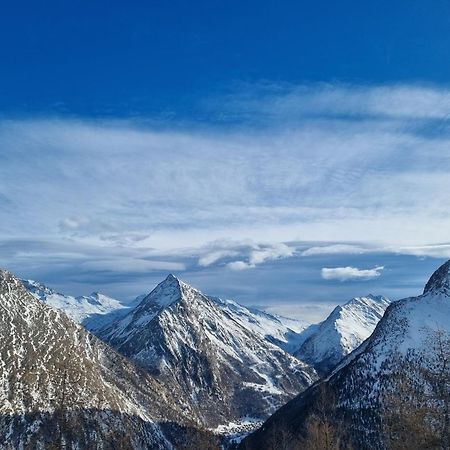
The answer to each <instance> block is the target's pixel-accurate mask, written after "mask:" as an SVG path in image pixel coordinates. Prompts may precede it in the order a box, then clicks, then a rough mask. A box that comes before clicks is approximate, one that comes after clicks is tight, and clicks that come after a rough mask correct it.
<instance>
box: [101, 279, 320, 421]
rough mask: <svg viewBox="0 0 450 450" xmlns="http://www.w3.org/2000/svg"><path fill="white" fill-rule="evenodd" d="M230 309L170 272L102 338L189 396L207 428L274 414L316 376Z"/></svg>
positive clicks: (112, 325) (109, 328) (166, 383)
mask: <svg viewBox="0 0 450 450" xmlns="http://www.w3.org/2000/svg"><path fill="white" fill-rule="evenodd" d="M234 307H235V306H233V308H234ZM228 308H231V306H230V305H228V306H227V307H224V305H223V303H221V302H219V301H218V300H217V299H215V300H213V299H211V298H209V297H207V296H205V295H203V294H202V293H201V292H199V291H198V290H196V289H194V288H193V287H191V286H189V285H188V284H186V283H184V282H182V281H180V280H178V279H177V278H176V277H174V276H172V275H169V276H168V277H167V278H166V279H165V280H164V281H163V282H162V283H160V284H159V285H158V286H157V287H156V288H155V289H154V290H153V291H152V292H151V293H150V294H149V295H148V296H147V297H145V298H144V299H143V300H142V302H141V303H140V304H139V305H138V306H137V307H136V308H135V309H134V310H132V311H131V312H130V313H129V314H127V315H126V316H125V317H123V318H121V319H119V320H117V321H116V322H114V323H112V324H111V325H110V326H107V327H105V328H104V329H102V330H100V331H99V332H98V335H99V336H100V337H101V338H102V339H104V340H105V341H106V342H108V343H110V344H111V345H112V346H113V347H114V348H116V349H117V350H118V351H119V352H120V353H122V354H123V355H125V356H127V357H129V358H131V359H132V360H134V361H136V362H137V363H138V364H139V365H141V366H142V367H144V368H145V369H146V370H147V371H149V372H150V373H153V374H155V375H157V376H158V378H159V379H160V380H161V381H162V382H163V383H164V384H165V385H167V386H168V387H169V389H171V390H172V391H173V392H176V393H177V395H180V396H182V397H189V398H190V399H191V401H192V404H193V405H194V407H195V408H197V409H198V411H199V414H201V415H202V417H203V422H204V423H205V424H206V425H207V426H210V427H217V426H219V425H224V424H228V423H229V422H230V421H238V420H244V419H245V418H255V419H262V418H266V417H267V416H268V415H269V414H270V413H272V412H273V411H275V409H276V408H277V407H279V406H280V405H282V404H283V403H284V402H286V401H287V400H288V399H289V398H292V397H293V396H294V395H295V394H296V393H297V392H300V391H302V390H303V389H305V388H306V387H307V386H308V385H310V384H311V383H312V382H313V381H314V380H316V378H317V376H316V373H315V371H314V369H312V368H311V367H309V366H308V365H306V364H304V363H303V362H301V361H299V360H298V359H296V358H294V357H293V356H291V355H289V354H288V353H286V352H285V351H283V350H282V349H280V348H279V347H277V346H275V345H273V344H272V343H270V342H269V341H268V340H266V339H265V338H264V337H263V336H262V335H261V333H260V332H258V333H257V332H255V331H253V330H252V329H250V328H249V327H248V324H247V321H248V317H247V318H246V319H244V318H242V317H241V318H240V319H239V320H237V318H236V317H237V315H236V314H235V313H233V314H231V313H230V311H229V309H228ZM255 326H256V325H255Z"/></svg>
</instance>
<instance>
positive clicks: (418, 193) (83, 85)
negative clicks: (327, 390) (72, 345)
mask: <svg viewBox="0 0 450 450" xmlns="http://www.w3.org/2000/svg"><path fill="white" fill-rule="evenodd" d="M3 10H4V11H3V12H4V13H3V14H2V17H1V18H0V25H1V26H0V49H1V55H2V64H1V66H0V81H1V83H0V217H1V221H0V236H1V238H0V265H1V266H3V267H6V268H9V269H10V270H13V271H15V272H16V273H18V274H19V275H21V276H24V277H28V278H36V279H39V280H41V281H44V282H47V283H48V284H50V285H52V286H55V287H56V288H58V289H59V290H61V291H65V292H68V293H73V294H81V293H87V292H88V291H91V290H101V291H104V292H106V293H109V294H111V295H115V296H118V297H119V298H122V299H128V298H131V297H133V296H134V295H137V294H140V293H142V292H146V291H148V290H150V289H151V288H152V287H153V286H154V284H155V283H156V282H157V281H159V280H160V279H161V278H162V277H164V276H165V275H166V274H167V273H168V272H173V273H176V274H178V275H179V276H180V277H181V278H183V279H185V280H186V281H188V282H191V283H192V284H194V285H196V286H198V287H200V288H202V289H204V290H205V291H207V292H208V293H210V294H215V295H221V296H228V297H234V298H236V299H238V300H241V301H242V302H244V303H246V304H252V305H262V306H264V307H266V308H268V309H269V310H273V311H278V312H283V313H285V314H289V315H296V316H305V317H309V318H317V317H319V316H321V315H323V314H324V313H325V311H328V310H329V309H330V308H331V307H332V305H335V304H336V303H339V302H343V301H345V300H346V299H348V298H350V297H352V296H356V295H364V294H367V293H369V292H372V293H374V294H378V293H380V294H384V295H389V296H392V297H393V298H400V297H403V296H406V295H414V294H417V293H419V292H420V290H421V288H422V287H423V284H424V282H425V281H426V279H427V277H428V276H429V274H430V273H431V272H432V271H433V270H434V268H436V267H437V266H438V265H439V264H440V263H441V262H443V261H445V260H446V259H447V258H449V257H450V245H449V244H448V243H449V242H450V239H449V232H448V230H449V229H450V212H449V209H448V199H449V198H450V177H448V173H449V170H450V154H449V152H448V149H449V143H450V142H449V141H450V140H449V131H450V129H449V121H448V117H449V112H450V88H449V84H448V80H449V77H450V66H449V65H448V64H446V61H447V60H448V57H449V54H448V53H449V51H448V49H449V48H450V32H449V31H448V30H449V29H450V28H449V21H450V14H449V13H450V4H449V3H448V2H446V1H445V2H444V1H436V2H433V3H432V5H430V3H429V2H425V1H408V2H402V1H399V2H395V4H392V2H390V3H387V2H377V3H375V2H372V3H371V4H369V3H363V2H356V1H352V2H350V1H343V2H315V3H314V5H312V4H311V3H310V2H283V3H281V4H280V2H277V3H275V2H273V3H271V2H258V3H256V2H245V4H242V2H239V3H238V2H216V1H209V2H191V3H186V2H170V3H168V2H133V4H132V5H127V6H126V7H125V6H124V5H123V3H119V2H90V3H88V2H45V3H44V4H43V5H41V6H40V8H37V7H36V6H35V5H34V6H33V5H31V6H29V7H28V8H27V9H26V11H24V5H23V4H20V5H19V4H16V5H13V4H12V3H11V4H10V5H5V6H4V8H3Z"/></svg>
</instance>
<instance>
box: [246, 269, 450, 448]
mask: <svg viewBox="0 0 450 450" xmlns="http://www.w3.org/2000/svg"><path fill="white" fill-rule="evenodd" d="M437 333H444V335H446V336H447V337H449V336H450V261H448V262H447V263H446V264H444V265H443V266H441V267H440V268H439V269H438V270H437V271H436V272H435V273H434V274H433V275H432V277H431V278H430V280H429V282H428V283H427V285H426V287H425V290H424V293H423V295H421V296H418V297H411V298H406V299H403V300H399V301H396V302H394V303H392V304H391V305H390V306H389V307H388V308H387V310H386V312H385V314H384V316H383V318H382V319H381V320H380V322H379V323H378V325H377V326H376V328H375V331H374V332H373V334H372V335H371V336H370V337H369V338H368V339H367V340H366V341H365V342H364V343H363V344H362V345H361V346H360V347H358V348H357V349H356V350H355V351H354V352H352V353H351V354H350V355H348V356H347V357H346V358H345V359H344V360H343V361H342V362H341V363H340V364H339V365H338V366H337V367H336V369H335V370H334V371H333V372H332V374H331V375H330V377H328V378H327V379H326V380H324V381H323V382H322V383H318V384H316V385H315V386H313V387H312V388H310V389H308V390H307V391H305V392H304V393H302V394H300V395H299V396H298V397H296V398H295V399H293V400H292V401H290V402H289V403H287V404H286V405H285V406H284V407H282V408H281V409H280V410H279V411H277V413H276V414H274V415H273V416H272V417H271V418H270V419H269V420H268V421H267V422H266V423H265V424H264V425H263V427H262V428H260V429H259V430H258V431H257V432H256V433H254V434H253V435H252V436H250V437H249V438H247V440H246V442H245V445H246V446H245V447H243V448H245V449H258V450H264V449H266V448H272V447H270V445H271V444H270V443H271V438H270V436H271V433H273V432H274V430H277V433H286V434H288V433H292V434H291V435H290V436H291V438H292V437H295V436H299V433H300V432H301V431H302V430H304V427H305V424H306V423H307V421H308V419H309V418H310V417H312V415H313V414H314V411H315V410H317V408H320V407H321V406H320V402H321V401H320V399H319V398H320V391H321V390H323V389H325V390H326V391H330V392H334V395H335V397H336V398H335V405H336V408H335V409H334V410H332V411H331V410H330V412H328V413H327V412H326V411H325V413H324V414H328V418H329V420H331V421H333V420H335V419H336V417H343V418H345V420H347V421H348V422H349V423H351V427H350V426H349V427H348V429H349V430H350V431H351V433H352V435H351V438H352V439H353V442H354V447H356V448H360V449H371V450H372V449H382V448H383V444H382V440H381V438H380V436H381V430H380V417H381V416H382V415H383V414H384V413H385V412H386V410H385V409H384V400H383V399H384V393H386V392H389V391H390V390H392V389H394V391H393V392H397V391H395V387H394V388H393V385H392V383H393V381H392V380H393V379H396V377H398V376H399V370H403V371H404V372H405V375H407V376H410V377H412V378H413V379H415V382H416V383H417V384H418V385H419V386H423V389H424V390H425V386H426V385H427V378H421V377H426V376H427V375H426V373H427V371H426V370H430V369H431V370H434V368H435V367H438V365H439V364H440V365H442V363H443V362H442V358H441V356H440V355H439V353H438V350H437V348H438V346H437V345H436V342H434V344H433V341H431V342H432V344H431V345H430V338H431V339H436V338H435V336H436V335H437ZM413 355H418V356H419V357H418V358H416V357H414V365H413V366H410V365H403V364H401V365H400V366H399V365H398V364H397V363H396V361H404V360H411V358H412V357H413ZM421 366H422V367H421ZM422 369H426V370H422ZM447 370H448V368H447ZM400 376H402V375H401V373H400ZM330 403H331V402H330ZM318 405H319V406H318ZM287 424H289V425H287Z"/></svg>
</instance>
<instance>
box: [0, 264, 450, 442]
mask: <svg viewBox="0 0 450 450" xmlns="http://www.w3.org/2000/svg"><path fill="white" fill-rule="evenodd" d="M439 273H441V276H440V278H439V277H438V275H434V276H433V277H434V278H433V277H432V279H431V280H430V283H431V284H430V283H429V284H427V288H426V290H425V293H424V296H422V297H424V298H425V299H429V300H426V301H424V300H422V303H423V305H425V304H426V305H427V306H426V308H425V307H424V308H425V309H427V308H430V307H431V306H430V305H431V304H433V301H434V300H432V299H434V298H435V297H436V295H437V294H436V292H437V289H438V288H437V287H436V286H438V285H439V286H440V287H439V289H438V291H439V296H440V297H442V295H444V294H445V295H448V292H450V288H449V285H450V284H448V283H447V281H446V278H445V277H444V276H442V271H441V272H439ZM1 280H2V284H1V297H0V299H1V306H2V313H3V315H2V316H1V321H2V327H1V328H0V332H1V333H2V336H1V342H5V343H6V345H5V346H4V348H3V349H2V352H1V355H2V356H1V364H2V371H1V373H2V383H1V385H2V386H3V394H2V395H3V400H4V405H5V406H4V407H3V408H2V409H1V410H0V413H2V414H3V416H2V422H1V427H2V428H1V430H3V431H2V436H6V438H5V440H4V445H6V444H8V445H10V446H12V447H14V448H15V446H20V445H24V448H27V447H26V446H27V445H31V444H30V443H33V445H38V444H39V445H41V444H42V445H44V446H45V442H46V440H49V439H51V440H54V441H55V442H57V441H58V442H60V443H64V445H66V443H67V445H73V446H78V447H79V448H89V445H91V444H92V445H93V443H94V442H101V443H102V445H103V446H104V448H108V445H110V443H111V442H115V443H117V442H119V441H120V442H125V443H126V444H124V445H125V447H123V448H161V449H163V448H171V446H173V447H175V448H196V447H195V446H197V448H199V449H200V448H205V449H206V448H216V447H215V446H217V445H218V444H217V443H218V441H217V439H218V436H220V435H222V436H228V438H227V440H226V441H223V442H222V445H225V444H224V443H225V442H230V439H231V440H233V436H234V438H235V440H236V442H239V440H240V439H241V438H242V437H243V436H244V435H245V434H248V433H249V432H251V431H252V430H256V429H257V428H258V426H261V425H262V424H263V423H264V421H265V420H267V421H266V422H265V423H264V425H262V427H261V428H260V429H259V430H257V431H256V432H255V433H254V434H252V435H250V436H249V437H248V438H247V439H245V440H244V441H243V444H242V445H245V446H246V447H243V448H261V449H264V448H271V447H264V445H265V444H264V445H263V444H262V443H266V442H267V443H269V442H271V439H272V440H273V436H274V435H275V434H279V432H280V430H281V431H282V433H281V434H282V435H283V436H291V437H292V436H297V435H298V436H302V430H303V428H304V424H305V423H309V419H308V417H309V416H308V411H311V410H314V408H315V407H316V406H315V405H316V404H317V402H318V401H319V400H318V399H319V398H320V395H319V393H320V392H322V388H323V386H326V388H327V389H332V391H333V392H335V391H337V392H339V396H338V398H337V399H336V403H337V404H339V405H340V408H341V409H334V410H333V411H334V413H333V417H335V418H336V417H344V416H345V417H346V420H350V419H349V418H351V420H352V421H355V423H357V419H356V418H355V417H353V415H352V414H356V415H358V414H360V411H361V409H360V405H361V404H363V403H364V402H367V401H368V400H367V398H366V397H367V396H368V397H370V399H371V400H370V402H368V403H367V405H365V406H364V408H365V409H367V410H370V411H376V410H377V408H379V405H378V403H377V401H378V402H380V400H379V399H378V400H377V399H376V397H377V395H378V394H376V392H377V391H376V390H374V389H372V384H373V383H374V380H378V379H379V378H383V377H384V376H385V374H384V372H383V373H381V372H379V373H378V372H377V371H376V370H378V369H379V367H378V366H379V360H380V358H381V357H380V355H379V354H378V353H377V354H376V356H373V355H372V353H370V352H369V349H373V348H378V347H377V346H376V345H375V344H373V342H375V341H374V340H375V339H376V336H382V338H378V340H377V341H376V342H377V343H378V344H377V345H379V346H380V345H382V347H383V349H384V351H385V352H387V353H389V352H390V353H395V352H396V351H397V350H395V352H394V350H392V349H390V350H389V351H387V350H386V348H387V347H386V346H387V344H386V343H388V342H389V343H391V344H390V345H391V347H392V348H394V347H395V345H394V344H393V342H394V343H397V341H399V339H400V338H399V336H400V335H395V337H393V332H392V330H391V328H394V329H395V330H397V328H398V326H397V325H395V326H393V325H390V326H389V327H388V329H387V331H386V330H385V331H383V332H381V331H379V330H380V326H381V325H382V323H384V322H385V321H386V320H387V317H390V316H391V315H392V313H391V312H390V311H397V309H398V308H399V306H397V302H395V303H393V304H390V301H389V300H388V299H387V298H385V297H382V296H373V295H368V296H366V297H356V298H353V299H351V300H350V301H349V302H347V303H346V304H344V305H342V306H337V307H336V308H335V309H334V310H333V311H332V312H331V314H330V315H329V316H328V317H327V318H326V319H325V320H324V321H323V322H321V323H319V324H308V323H307V322H305V321H299V320H294V319H288V318H284V317H281V316H276V315H273V314H269V313H267V312H264V311H260V310H258V309H255V308H250V307H246V306H243V305H240V304H239V303H237V302H236V301H233V300H224V299H221V298H218V297H213V296H208V295H205V294H203V293H202V292H200V291H199V290H197V289H195V288H193V287H192V286H190V285H188V284H187V283H185V282H183V281H181V280H179V279H178V278H177V277H175V276H174V275H169V276H168V277H167V278H166V279H165V280H163V281H162V282H161V283H160V284H159V285H158V286H156V288H154V289H153V290H152V291H151V292H150V293H149V294H144V295H141V296H139V297H137V298H136V300H135V301H133V302H131V303H129V304H124V303H122V302H121V301H119V300H116V299H113V298H111V297H108V296H106V295H103V294H101V293H92V294H90V295H87V296H80V297H73V296H69V295H65V294H61V293H58V292H56V291H54V290H53V289H51V288H49V287H47V286H45V285H43V284H41V283H39V282H36V281H32V280H19V279H17V278H16V277H14V276H13V275H11V274H9V273H8V272H6V271H2V272H1ZM433 280H434V281H433ZM439 280H440V281H439ZM439 283H440V284H439ZM447 291H448V292H447ZM405 302H406V303H408V302H413V299H406V300H402V301H400V302H398V304H399V305H403V304H405ZM427 302H431V303H430V305H428V303H427ZM408 304H409V303H408ZM389 305H390V306H389ZM386 308H387V313H386V314H385V315H384V318H383V319H382V320H381V322H380V323H379V325H378V326H377V323H378V322H379V321H380V319H381V318H382V317H383V314H384V312H385V310H386ZM421 313H422V315H424V311H422V312H421ZM402 320H403V319H396V320H395V321H394V322H395V323H396V324H397V323H403V322H402ZM375 328H376V329H375ZM382 328H385V327H382ZM374 329H375V332H374V333H373V334H372V332H373V331H374ZM380 333H381V334H380ZM419 334H420V333H419ZM369 336H370V337H369ZM367 338H368V339H367ZM380 342H381V343H380ZM361 344H362V345H361ZM371 351H372V350H371ZM373 351H374V350H373ZM369 353H370V355H372V356H370V357H369V356H367V355H368V354H369ZM390 353H389V354H390ZM362 355H366V356H362ZM383 355H384V354H383ZM387 360H389V361H390V357H389V356H388V357H387ZM360 361H364V362H360ZM383 364H384V363H383ZM383 364H382V365H383ZM371 365H373V366H375V368H374V367H371ZM383 367H384V366H383ZM351 368H352V369H351ZM356 368H358V370H359V371H357V369H356ZM351 370H354V371H355V372H352V371H351ZM367 373H369V374H370V376H368V375H367ZM327 374H330V375H328V376H327ZM363 375H366V378H367V377H368V378H369V381H368V380H367V379H366V380H365V379H364V376H363ZM321 376H322V377H323V376H327V377H326V378H325V379H324V381H319V378H320V377H321ZM349 380H351V381H349ZM340 383H343V385H342V386H341V384H340ZM376 383H380V381H379V380H378V381H376ZM379 389H380V392H381V391H383V389H384V387H382V388H379ZM346 390H347V391H346ZM345 392H347V395H348V397H346V396H345V394H344V393H345ZM374 392H375V393H374ZM299 393H300V394H299ZM341 393H342V396H341ZM355 393H356V395H355ZM369 394H370V395H369ZM361 395H362V396H363V398H364V402H363V401H362V399H361ZM380 395H381V394H380ZM333 398H334V397H333ZM67 399H70V401H68V400H67ZM289 400H290V401H289ZM286 402H288V403H287V404H286ZM328 403H330V405H331V404H334V401H333V402H328ZM283 405H285V406H283ZM342 405H347V406H346V407H345V408H344V407H343V406H342ZM352 405H353V406H352ZM311 408H312V409H311ZM336 411H337V412H336ZM271 415H272V416H271ZM368 417H371V418H370V419H367V418H366V419H365V420H369V422H370V424H371V425H370V426H366V425H367V424H364V426H363V425H362V424H360V425H359V426H360V427H362V428H364V430H363V432H361V433H359V434H358V435H359V436H363V435H364V436H365V434H367V436H369V437H370V436H373V435H376V433H378V432H379V430H377V429H376V426H375V425H374V423H376V421H377V419H376V417H377V416H376V413H374V414H372V413H371V414H369V415H368ZM119 421H121V422H120V425H117V423H118V422H119ZM102 424H103V425H102ZM286 424H289V425H286ZM302 424H303V425H302ZM73 426H76V427H77V428H78V429H80V430H82V433H81V435H80V436H81V437H80V436H78V437H77V436H76V435H74V434H73V433H72V431H70V430H73ZM8 427H11V430H13V432H11V433H9V434H8V433H7V431H6V430H7V429H8ZM302 427H303V428H302ZM371 427H372V428H371ZM109 429H110V430H114V432H111V431H108V432H106V431H105V430H109ZM46 430H47V431H46ZM127 430H134V431H132V436H131V435H130V433H129V431H127ZM367 436H366V437H365V438H364V439H365V441H367V442H369V440H368V439H369V438H368V437H367ZM293 439H294V438H293ZM295 439H297V438H295ZM352 439H353V440H354V437H353V436H352ZM293 442H294V441H293ZM355 442H356V441H355ZM189 445H190V446H191V447H189ZM192 445H194V447H192ZM267 445H269V444H267ZM358 445H359V444H358ZM127 446H128V447H127ZM28 448H34V447H28ZM46 448H47V447H46ZM56 448H58V447H56ZM119 448H120V447H119ZM292 448H295V447H292ZM358 448H359V447H358ZM361 448H363V447H361ZM374 448H375V447H374Z"/></svg>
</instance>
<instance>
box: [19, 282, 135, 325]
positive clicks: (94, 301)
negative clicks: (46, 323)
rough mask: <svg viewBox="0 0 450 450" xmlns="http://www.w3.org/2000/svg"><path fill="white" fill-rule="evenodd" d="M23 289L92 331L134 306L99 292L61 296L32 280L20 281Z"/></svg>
mask: <svg viewBox="0 0 450 450" xmlns="http://www.w3.org/2000/svg"><path fill="white" fill-rule="evenodd" d="M21 282H22V283H23V285H24V286H25V288H26V289H27V290H28V292H30V293H31V294H32V295H33V296H34V297H35V298H37V299H38V300H40V301H42V302H43V303H45V304H47V305H50V306H52V307H53V308H57V309H60V310H62V311H64V312H65V313H66V314H67V315H68V316H69V317H70V318H71V319H73V320H75V322H77V323H81V324H82V325H83V326H85V327H86V328H87V329H89V330H94V329H97V328H100V327H102V326H104V325H105V324H106V323H109V322H111V321H112V320H114V319H115V318H117V317H118V316H120V315H122V314H126V312H127V311H128V310H129V309H130V308H131V307H132V306H133V305H134V303H133V304H131V305H125V304H123V303H121V302H120V301H119V300H116V299H114V298H111V297H108V296H107V295H104V294H101V293H99V292H93V293H92V294H90V295H83V296H79V297H73V296H71V295H65V294H61V293H59V292H56V291H54V290H53V289H51V288H49V287H48V286H45V285H44V284H42V283H39V282H37V281H34V280H21Z"/></svg>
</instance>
